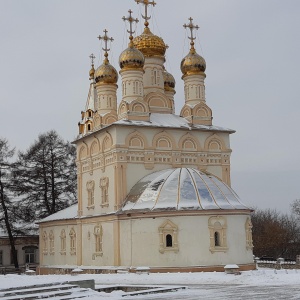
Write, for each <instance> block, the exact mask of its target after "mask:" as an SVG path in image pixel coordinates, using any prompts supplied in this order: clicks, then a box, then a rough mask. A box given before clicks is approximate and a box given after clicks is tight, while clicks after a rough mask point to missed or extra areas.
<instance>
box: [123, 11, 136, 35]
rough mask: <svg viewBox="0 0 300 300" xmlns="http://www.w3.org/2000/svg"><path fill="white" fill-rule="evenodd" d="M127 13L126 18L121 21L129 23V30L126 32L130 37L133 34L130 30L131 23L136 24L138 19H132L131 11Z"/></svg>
mask: <svg viewBox="0 0 300 300" xmlns="http://www.w3.org/2000/svg"><path fill="white" fill-rule="evenodd" d="M128 12H129V16H128V18H125V17H123V18H122V19H123V21H128V22H129V30H127V32H128V33H129V34H130V37H132V35H133V34H134V33H135V31H133V29H132V23H133V22H136V23H138V22H139V20H138V19H134V18H133V17H132V10H131V9H129V11H128Z"/></svg>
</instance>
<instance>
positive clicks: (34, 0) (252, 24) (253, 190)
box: [0, 0, 300, 212]
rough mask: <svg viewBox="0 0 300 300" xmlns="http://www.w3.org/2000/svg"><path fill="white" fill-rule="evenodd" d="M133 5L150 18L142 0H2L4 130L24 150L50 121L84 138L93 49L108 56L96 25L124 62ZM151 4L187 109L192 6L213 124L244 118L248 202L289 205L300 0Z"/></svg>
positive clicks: (114, 57)
mask: <svg viewBox="0 0 300 300" xmlns="http://www.w3.org/2000/svg"><path fill="white" fill-rule="evenodd" d="M129 8H131V9H132V10H133V13H134V14H133V16H134V17H138V18H140V13H141V12H142V11H141V9H142V7H141V6H139V5H137V4H136V3H135V2H134V0H110V1H107V0H51V1H50V0H48V1H46V0H44V1H42V0H0V113H1V117H0V128H1V131H0V137H5V138H7V139H8V140H9V142H10V144H11V146H15V147H16V148H17V149H18V150H26V149H27V148H28V147H29V145H30V144H32V143H33V141H34V140H35V139H36V138H37V137H38V134H39V133H43V132H46V131H49V130H51V129H55V130H56V131H57V132H58V133H59V134H60V135H61V136H62V137H63V138H64V139H66V140H69V141H72V140H74V138H75V137H76V135H77V133H78V126H77V123H78V121H79V120H80V111H81V110H82V109H84V107H85V102H86V98H87V93H88V88H89V80H88V72H89V69H90V61H89V55H90V54H91V53H94V54H95V56H96V60H95V61H96V66H98V65H99V63H101V62H102V60H103V53H101V51H100V49H101V44H100V42H99V40H98V39H97V36H98V35H99V34H101V35H102V34H103V29H105V28H106V29H107V30H108V31H109V33H108V34H109V35H110V36H112V37H113V38H114V42H113V43H112V45H111V50H112V51H111V52H110V56H109V59H110V62H111V63H112V64H113V65H114V66H115V68H116V69H117V70H119V66H118V57H119V54H120V53H121V51H122V50H123V49H125V48H126V47H127V43H128V36H127V34H126V29H125V24H124V22H123V20H122V17H123V16H127V15H128V13H127V11H128V9H129ZM150 13H151V14H152V19H151V20H150V28H151V30H152V32H153V33H155V34H157V35H159V36H161V37H162V38H163V39H164V41H165V43H166V44H168V45H169V49H168V50H167V57H166V59H167V63H166V67H167V70H168V71H169V72H170V73H172V74H173V75H174V77H175V79H176V92H177V93H176V95H175V103H176V112H177V113H179V112H180V109H181V107H182V105H183V103H184V93H183V82H182V80H181V72H180V61H181V59H182V58H183V57H184V56H185V55H186V54H187V53H188V49H189V46H188V41H187V36H186V32H185V30H184V28H183V26H182V25H183V24H184V23H187V22H188V18H189V17H192V18H193V19H194V23H195V24H197V25H199V26H200V29H199V30H198V32H197V40H196V50H197V52H198V53H199V54H201V55H202V56H203V57H204V58H205V60H206V63H207V70H206V74H207V78H206V100H207V104H208V105H209V106H210V107H211V108H212V110H213V116H214V119H213V124H214V125H218V126H223V127H229V128H232V129H235V130H236V133H235V134H233V135H232V136H231V148H232V150H233V152H232V156H231V163H232V165H231V166H232V167H231V170H232V172H231V176H232V187H233V188H234V189H235V191H236V192H237V193H238V194H239V195H240V197H241V199H242V200H243V201H244V202H245V203H247V204H249V205H252V206H254V207H258V208H276V209H278V210H280V211H282V212H289V210H290V203H291V202H292V201H293V200H294V199H297V198H298V199H299V198H300V191H299V190H300V188H299V187H300V133H299V127H300V126H299V119H300V97H299V95H300V82H299V81H300V32H299V31H300V17H299V16H300V1H298V0H285V1H283V0H280V1H278V0H243V1H242V0H186V1H179V0H157V5H156V6H155V8H154V9H152V8H151V9H150ZM142 24H143V21H140V22H139V24H138V26H137V28H136V31H137V34H140V33H141V31H142V28H143V26H142ZM119 86H120V81H119ZM119 95H120V94H119ZM119 100H120V99H119Z"/></svg>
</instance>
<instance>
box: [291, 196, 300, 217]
mask: <svg viewBox="0 0 300 300" xmlns="http://www.w3.org/2000/svg"><path fill="white" fill-rule="evenodd" d="M291 209H292V212H293V213H294V214H295V215H297V216H298V217H300V199H295V200H294V201H293V202H292V204H291Z"/></svg>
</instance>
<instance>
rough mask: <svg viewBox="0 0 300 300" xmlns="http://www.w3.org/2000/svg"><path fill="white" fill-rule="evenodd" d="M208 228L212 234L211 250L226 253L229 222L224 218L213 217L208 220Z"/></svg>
mask: <svg viewBox="0 0 300 300" xmlns="http://www.w3.org/2000/svg"><path fill="white" fill-rule="evenodd" d="M208 228H209V233H210V247H209V250H210V251H211V252H212V253H214V252H226V251H227V250H228V248H227V238H226V231H227V222H226V219H225V217H223V216H212V217H210V218H209V219H208Z"/></svg>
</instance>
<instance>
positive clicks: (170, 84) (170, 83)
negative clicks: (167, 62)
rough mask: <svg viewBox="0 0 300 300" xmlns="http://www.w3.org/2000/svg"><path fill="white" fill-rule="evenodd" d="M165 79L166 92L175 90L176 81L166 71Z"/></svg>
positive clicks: (164, 73) (164, 72)
mask: <svg viewBox="0 0 300 300" xmlns="http://www.w3.org/2000/svg"><path fill="white" fill-rule="evenodd" d="M163 77H164V86H165V90H166V91H170V90H174V88H175V79H174V77H173V75H172V74H170V73H169V72H167V71H166V70H164V71H163Z"/></svg>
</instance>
